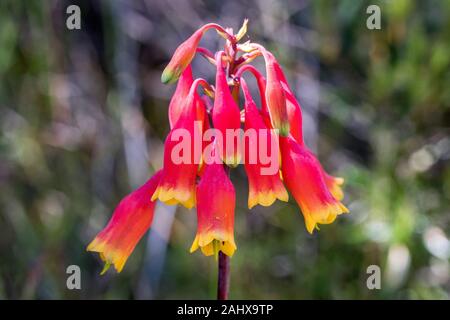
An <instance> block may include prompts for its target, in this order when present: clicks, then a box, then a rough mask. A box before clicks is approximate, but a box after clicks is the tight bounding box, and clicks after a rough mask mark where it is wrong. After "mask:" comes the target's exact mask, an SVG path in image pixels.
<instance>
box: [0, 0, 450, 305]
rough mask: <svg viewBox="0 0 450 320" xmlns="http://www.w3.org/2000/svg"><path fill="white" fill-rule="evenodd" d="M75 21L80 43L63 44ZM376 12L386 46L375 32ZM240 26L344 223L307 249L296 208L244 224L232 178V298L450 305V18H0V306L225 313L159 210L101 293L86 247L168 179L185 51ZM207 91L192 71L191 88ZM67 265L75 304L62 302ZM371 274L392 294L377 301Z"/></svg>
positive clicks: (239, 184) (349, 13) (154, 10)
mask: <svg viewBox="0 0 450 320" xmlns="http://www.w3.org/2000/svg"><path fill="white" fill-rule="evenodd" d="M70 4H77V5H79V6H80V8H81V14H82V20H81V24H82V25H81V30H72V31H70V30H68V29H67V28H66V24H65V22H66V18H67V17H68V15H67V14H66V8H67V6H68V5H70ZM370 4H376V5H378V6H379V7H380V8H381V20H382V21H381V22H382V23H381V27H382V29H381V30H368V29H367V27H366V19H367V18H368V14H366V8H367V6H368V5H370ZM246 17H247V18H249V19H250V23H249V31H248V36H249V37H250V39H252V40H253V41H255V42H259V43H261V44H263V45H265V46H267V48H269V49H270V50H273V52H274V54H275V56H276V57H278V59H279V61H280V63H281V64H282V66H283V68H284V70H285V71H286V73H287V76H288V78H289V81H290V83H291V86H292V88H293V89H294V90H295V93H296V95H297V98H299V100H300V103H301V104H302V107H303V109H304V114H305V115H304V121H305V124H304V128H305V136H306V141H307V144H308V145H309V146H310V147H311V148H312V149H313V150H315V152H316V153H317V154H318V156H319V159H320V160H321V162H322V163H323V165H324V167H325V168H326V169H327V171H329V172H330V173H332V174H334V175H337V176H342V177H344V178H345V179H346V184H345V192H346V197H345V200H344V203H345V204H346V205H347V206H348V207H349V209H350V212H351V213H350V214H349V215H345V216H341V217H339V218H338V219H337V221H336V223H334V224H332V225H329V226H323V227H321V231H320V232H316V233H315V234H314V235H312V236H311V235H309V234H308V233H307V231H306V229H305V227H304V222H303V218H302V216H301V213H300V212H299V210H298V208H297V205H296V204H295V203H293V202H292V201H291V202H290V203H289V204H284V203H280V202H278V203H276V204H275V205H273V206H272V207H270V208H263V207H256V208H254V209H253V210H251V211H250V212H249V211H248V209H246V203H247V198H246V196H247V192H248V191H247V180H246V177H245V174H244V172H243V169H242V166H241V168H239V169H237V170H233V172H232V180H233V182H234V184H235V186H236V189H237V195H238V201H237V203H238V204H237V210H236V227H235V229H236V233H235V236H236V242H237V245H238V250H237V252H236V254H235V256H234V257H233V258H232V259H231V269H232V274H231V289H230V297H231V298H244V299H245V298H249V299H263V298H270V299H448V298H449V297H450V266H449V258H450V240H449V236H450V206H449V203H450V191H449V190H450V167H449V166H448V164H449V158H450V135H449V133H450V129H449V128H450V90H449V88H450V72H449V67H450V54H449V53H450V1H448V0H431V1H408V0H396V1H377V0H372V1H353V0H341V1H332V0H319V1H293V0H292V1H276V0H260V1H256V0H254V1H245V2H244V1H243V2H240V1H201V0H195V1H181V0H140V1H126V0H111V1H106V0H103V1H101V0H92V1H62V0H61V1H56V0H49V1H16V0H1V1H0V299H65V298H69V299H118V298H123V299H148V298H160V299H170V298H181V299H195V298H200V299H212V298H215V290H216V276H217V275H216V272H217V266H216V262H215V261H214V259H213V258H208V257H204V256H202V255H201V254H200V253H199V252H197V253H195V254H190V253H189V252H188V249H189V247H190V245H191V243H192V240H193V238H194V235H195V230H196V217H195V211H194V210H192V211H188V210H186V209H183V208H178V209H176V210H175V208H171V207H165V206H162V205H161V206H158V209H157V212H156V216H155V222H154V228H153V229H152V230H151V231H150V233H149V236H146V237H145V238H143V239H142V240H141V242H140V243H139V245H138V247H137V248H136V250H135V252H134V253H133V255H132V256H131V257H130V259H129V260H128V262H127V265H126V267H125V269H124V271H123V272H122V273H121V274H116V273H115V272H114V271H112V270H111V271H110V272H108V273H107V275H105V276H103V277H102V276H100V275H99V272H100V271H101V269H102V264H101V262H100V261H99V259H98V257H97V256H96V255H95V254H92V253H87V252H85V248H86V245H87V244H88V243H89V242H90V241H91V240H92V239H93V237H94V236H95V235H96V233H97V232H98V231H100V230H101V228H103V227H104V225H105V224H106V222H107V221H108V219H109V217H110V215H111V213H112V211H113V209H114V207H115V205H117V203H118V202H119V201H120V199H121V198H122V197H123V196H124V195H125V194H127V193H129V192H130V191H131V190H132V189H133V188H135V187H137V186H139V185H140V184H141V183H143V182H144V181H145V180H146V179H147V178H148V177H149V176H150V175H151V174H152V173H153V172H154V171H155V170H157V169H159V168H160V167H161V165H162V152H163V143H162V141H163V139H164V138H165V135H166V134H167V133H168V129H169V122H168V119H167V106H168V102H169V99H170V95H171V94H172V93H173V91H174V89H175V86H173V85H172V86H165V85H163V84H161V83H160V75H161V72H162V70H163V68H164V66H165V64H166V63H167V62H168V60H169V59H170V56H171V54H172V53H173V51H174V50H175V48H176V47H177V45H178V44H180V43H181V41H183V40H184V39H186V38H187V37H188V36H189V35H190V34H191V33H192V32H194V31H195V30H196V28H198V27H199V26H201V25H202V24H204V23H207V22H217V23H220V24H222V25H224V26H229V27H233V28H234V29H235V30H237V29H238V28H239V27H240V25H241V24H242V21H243V19H244V18H246ZM222 44H223V42H222V41H221V40H220V38H219V37H217V35H216V34H215V33H214V32H212V31H210V32H208V33H207V34H206V35H205V38H204V39H203V40H202V45H203V46H205V47H208V48H209V49H211V50H214V51H215V50H216V49H217V48H218V45H222ZM256 65H257V66H259V67H261V66H262V62H261V61H259V60H257V63H256ZM213 72H214V70H213V68H212V67H211V66H210V65H209V64H208V63H207V62H206V61H205V60H204V59H202V58H196V59H195V61H194V74H195V76H202V77H205V78H207V79H209V80H212V79H213V78H212V77H213ZM248 79H250V77H249V78H248ZM251 85H252V86H253V85H254V82H251ZM72 264H76V265H79V266H80V268H81V272H82V289H81V290H74V291H70V290H68V289H67V288H66V279H67V276H68V275H67V274H66V267H67V266H69V265H72ZM373 264H374V265H379V266H380V268H381V272H382V281H381V290H368V288H367V287H366V279H367V277H368V275H367V273H366V269H367V267H368V266H369V265H373Z"/></svg>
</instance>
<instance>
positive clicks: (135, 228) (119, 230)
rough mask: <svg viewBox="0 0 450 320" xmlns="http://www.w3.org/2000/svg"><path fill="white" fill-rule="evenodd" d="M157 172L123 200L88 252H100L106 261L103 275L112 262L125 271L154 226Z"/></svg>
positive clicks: (88, 248) (158, 174) (158, 175)
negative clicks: (135, 251) (145, 235)
mask: <svg viewBox="0 0 450 320" xmlns="http://www.w3.org/2000/svg"><path fill="white" fill-rule="evenodd" d="M161 173H162V172H161V171H158V172H157V173H155V175H154V176H153V177H152V178H150V179H149V180H148V181H147V182H146V183H145V184H144V185H143V186H141V187H140V188H138V189H137V190H135V191H133V192H132V193H130V194H129V195H127V196H126V197H125V198H123V199H122V201H121V202H120V203H119V205H118V206H117V208H116V209H115V210H114V213H113V215H112V217H111V220H110V221H109V222H108V224H107V225H106V227H105V228H104V229H103V230H102V231H100V233H99V234H98V235H97V236H96V237H95V239H94V240H93V241H92V242H91V243H90V244H89V245H88V247H87V251H93V252H98V253H99V255H100V258H101V259H102V260H103V261H104V262H105V267H104V269H103V271H102V274H103V273H105V272H106V271H107V270H108V268H109V267H110V266H111V265H114V268H115V269H116V271H117V272H120V271H122V269H123V266H124V265H125V262H126V261H127V259H128V257H129V256H130V254H131V252H133V250H134V248H135V246H136V244H137V243H138V242H139V240H140V239H141V238H142V236H143V235H144V234H145V232H146V231H147V230H148V229H149V228H150V225H151V223H152V220H153V213H154V209H155V202H153V201H150V197H151V196H152V194H153V192H154V191H155V189H156V186H157V185H158V182H159V180H160V178H161Z"/></svg>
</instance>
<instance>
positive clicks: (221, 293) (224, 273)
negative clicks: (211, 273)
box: [217, 251, 230, 300]
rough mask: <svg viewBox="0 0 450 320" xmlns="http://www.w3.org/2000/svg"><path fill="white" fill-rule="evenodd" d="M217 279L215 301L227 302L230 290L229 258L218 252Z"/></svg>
mask: <svg viewBox="0 0 450 320" xmlns="http://www.w3.org/2000/svg"><path fill="white" fill-rule="evenodd" d="M218 272H219V277H218V280H217V300H227V299H228V291H229V289H230V257H229V256H227V255H226V254H224V253H223V252H222V251H220V252H219V270H218Z"/></svg>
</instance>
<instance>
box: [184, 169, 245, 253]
mask: <svg viewBox="0 0 450 320" xmlns="http://www.w3.org/2000/svg"><path fill="white" fill-rule="evenodd" d="M235 202H236V194H235V190H234V186H233V184H232V183H231V181H230V178H228V175H227V173H226V172H225V169H224V166H223V164H222V163H218V161H209V162H207V164H206V168H205V171H204V173H203V175H202V177H201V179H200V182H199V184H198V186H197V235H196V236H195V239H194V242H193V243H192V247H191V252H194V251H195V250H197V249H198V248H199V247H200V249H201V250H202V252H203V254H204V255H206V256H211V255H215V256H216V257H217V255H218V253H219V251H222V252H223V253H224V254H226V255H228V256H230V257H231V256H232V255H233V254H234V251H235V250H236V244H235V242H234V209H235Z"/></svg>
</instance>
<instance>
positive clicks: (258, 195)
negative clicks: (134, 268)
mask: <svg viewBox="0 0 450 320" xmlns="http://www.w3.org/2000/svg"><path fill="white" fill-rule="evenodd" d="M209 29H215V30H216V31H217V33H218V34H219V35H220V36H222V37H223V38H224V39H225V45H224V48H223V50H221V51H218V52H217V53H215V54H213V53H211V52H210V51H209V50H208V49H205V48H202V47H199V43H200V40H201V38H202V36H203V34H204V33H205V32H206V31H207V30H209ZM246 31H247V20H246V21H245V22H244V24H243V26H242V27H241V29H240V30H239V32H238V33H237V34H234V33H233V30H232V29H229V28H228V29H224V28H223V27H221V26H220V25H217V24H213V23H211V24H207V25H204V26H203V27H201V28H200V29H198V30H197V31H196V32H195V33H194V34H193V35H192V36H191V37H190V38H188V39H187V40H186V41H185V42H183V43H182V44H181V45H180V46H179V47H178V48H177V49H176V51H175V53H174V54H173V56H172V59H171V60H170V62H169V64H168V65H167V67H166V68H165V70H164V72H163V74H162V77H161V81H162V82H163V83H174V82H176V81H178V84H177V87H176V90H175V93H174V95H173V97H172V99H171V101H170V104H169V109H168V114H169V122H170V132H169V134H168V136H167V138H166V141H165V148H164V165H163V168H162V170H160V171H158V172H157V173H156V174H155V175H154V176H153V177H152V178H150V180H149V181H148V182H147V183H145V184H144V185H143V186H142V187H140V188H139V189H137V190H136V191H134V192H132V193H131V194H129V195H128V196H127V197H125V198H124V199H123V200H122V201H121V202H120V204H119V205H118V207H117V208H116V210H115V211H114V214H113V216H112V218H111V220H110V221H109V223H108V225H107V226H106V228H105V229H103V230H102V231H101V232H100V233H99V234H98V235H97V237H96V238H95V239H94V240H93V241H92V242H91V243H90V244H89V246H88V248H87V250H88V251H94V252H98V253H99V254H100V257H101V259H102V260H103V261H104V262H105V268H104V270H103V272H105V271H106V270H107V269H108V267H109V266H110V265H114V267H115V269H116V270H117V271H118V272H120V271H121V270H122V268H123V266H124V264H125V262H126V260H127V259H128V257H129V255H130V254H131V252H132V251H133V249H134V247H135V246H136V244H137V243H138V241H139V240H140V238H141V237H142V236H143V234H144V233H145V232H146V231H147V230H148V228H149V227H150V226H151V222H152V218H153V211H154V207H155V202H156V201H157V200H159V201H161V202H164V203H166V204H169V205H176V204H181V205H183V206H185V207H186V208H188V209H191V208H193V207H196V208H197V234H196V236H195V239H194V242H193V244H192V247H191V252H193V251H195V250H197V249H198V248H200V249H201V251H202V252H203V254H205V255H207V256H210V255H215V256H216V257H217V254H218V252H219V251H221V252H223V253H224V254H226V255H228V256H232V255H233V253H234V252H235V250H236V243H235V241H234V211H235V198H236V196H235V189H234V186H233V184H232V182H231V180H230V177H229V171H230V169H231V168H235V167H237V166H238V165H239V164H241V163H243V165H244V169H245V172H246V174H247V176H248V182H249V193H248V207H249V208H252V207H254V206H256V205H258V204H259V205H262V206H270V205H272V204H273V203H274V202H275V201H276V200H277V199H278V200H281V201H286V202H287V201H288V198H289V195H288V190H289V192H290V193H291V194H292V196H293V197H294V199H295V201H296V202H297V204H298V206H299V207H300V209H301V212H302V213H303V216H304V219H305V225H306V229H307V230H308V231H309V232H310V233H312V232H313V231H314V229H318V224H329V223H332V222H333V221H334V220H335V219H336V217H337V216H338V215H340V214H342V213H345V212H348V210H347V208H346V207H345V206H344V205H343V204H342V203H341V200H342V198H343V196H344V195H343V191H342V189H341V186H342V184H343V182H344V180H343V179H342V178H336V177H333V176H331V175H329V174H327V173H326V172H325V171H324V169H323V168H322V166H321V164H320V163H319V161H318V160H317V158H316V157H315V155H314V154H313V153H312V152H311V151H310V150H309V149H308V147H307V146H306V145H305V144H304V141H303V135H302V111H301V107H300V104H299V102H298V101H297V99H296V97H295V95H294V93H293V91H292V90H291V88H290V86H289V84H288V82H287V80H286V77H285V75H284V73H283V70H282V68H281V66H280V65H279V63H278V62H277V60H276V58H275V57H274V56H273V54H272V53H270V52H269V51H268V50H266V49H265V48H264V47H263V46H262V45H260V44H257V43H252V42H250V41H247V42H244V43H241V42H240V40H241V39H242V38H243V36H244V35H245V34H246ZM196 53H200V54H201V55H202V56H204V57H205V58H206V59H207V60H208V61H209V62H210V63H211V64H213V65H214V67H215V69H216V78H215V83H214V85H213V84H209V83H208V82H207V81H206V80H204V79H202V78H197V79H194V77H193V74H192V68H191V62H192V60H193V59H194V57H195V55H196ZM257 57H262V58H263V59H264V62H265V76H263V74H262V73H261V72H260V71H258V70H257V69H256V68H255V67H254V66H252V65H251V64H250V63H251V62H252V61H253V60H254V59H255V58H257ZM246 71H248V72H249V73H251V74H252V75H253V76H254V77H255V78H256V81H257V84H258V89H259V93H260V98H261V99H260V100H261V106H260V108H258V106H257V105H256V103H255V101H254V100H253V98H252V95H251V93H250V91H249V88H248V86H247V84H246V82H245V80H244V78H243V75H244V73H246ZM199 87H201V88H202V89H203V90H202V93H199V92H198V89H199ZM241 90H242V93H243V99H242V101H243V106H242V108H240V106H239V105H240V103H239V101H240V99H239V98H240V97H239V95H240V92H241ZM242 127H243V129H242ZM211 130H213V131H212V132H213V133H212V134H210V133H211ZM252 130H253V132H258V134H257V135H255V136H252V138H253V140H252V141H251V142H248V141H247V143H245V141H244V140H245V138H248V137H249V136H250V135H247V132H250V131H252ZM230 132H232V133H236V132H243V135H240V134H232V135H231V137H230V134H229V133H230ZM180 133H183V135H181V134H180ZM206 135H208V136H209V138H208V139H207V140H209V142H210V143H205V139H203V140H200V138H199V137H204V136H206ZM181 136H183V140H185V141H183V142H184V143H185V144H186V142H187V144H188V145H190V146H199V147H198V148H197V147H194V149H196V150H194V151H193V152H191V150H187V149H185V148H181V149H180V143H179V140H180V137H181ZM224 137H226V139H225V138H224ZM186 139H187V140H186ZM273 142H275V143H273ZM197 149H199V150H197ZM255 154H256V155H257V156H256V157H253V156H254V155H255ZM261 154H268V155H269V158H270V159H273V158H275V159H276V161H277V162H276V164H277V165H276V170H269V171H264V169H267V166H268V163H267V161H263V160H264V159H263V158H264V157H261ZM176 155H178V157H182V158H183V159H184V160H183V161H181V162H180V161H178V160H179V159H176V158H177V156H176ZM270 156H272V157H270ZM249 159H253V161H249Z"/></svg>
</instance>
